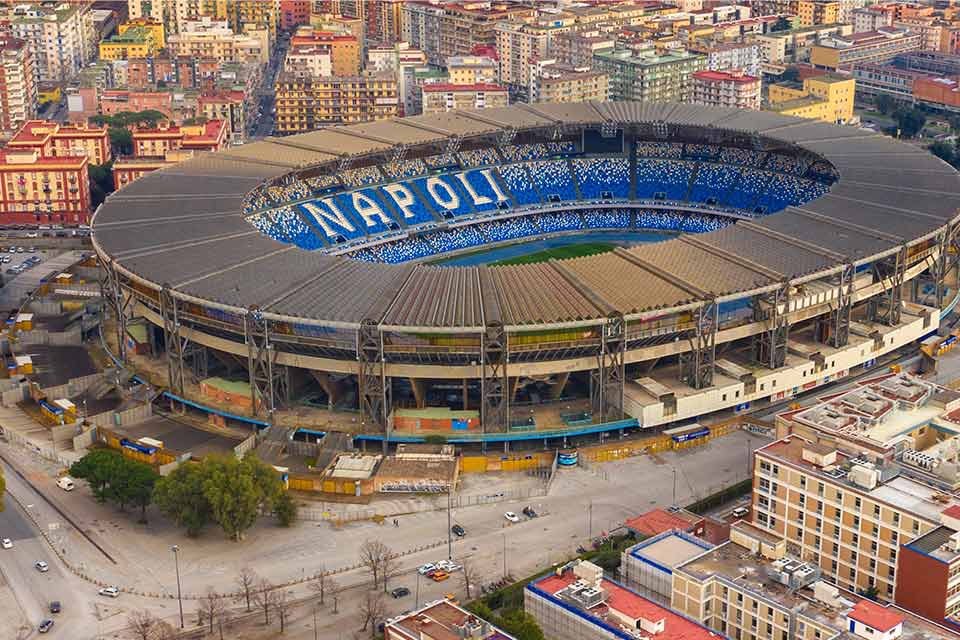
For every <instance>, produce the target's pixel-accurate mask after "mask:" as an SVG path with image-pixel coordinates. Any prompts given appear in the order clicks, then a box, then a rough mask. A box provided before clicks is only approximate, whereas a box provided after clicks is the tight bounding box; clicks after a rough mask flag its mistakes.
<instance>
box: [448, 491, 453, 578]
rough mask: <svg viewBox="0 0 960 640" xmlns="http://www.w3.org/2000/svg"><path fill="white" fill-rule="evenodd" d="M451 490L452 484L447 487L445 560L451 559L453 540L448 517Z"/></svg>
mask: <svg viewBox="0 0 960 640" xmlns="http://www.w3.org/2000/svg"><path fill="white" fill-rule="evenodd" d="M451 491H453V486H452V485H451V486H450V487H448V488H447V560H453V540H452V539H451V537H450V536H452V535H453V531H452V530H451V528H452V526H453V525H452V523H451V521H450V518H451V516H450V502H451V495H450V492H451Z"/></svg>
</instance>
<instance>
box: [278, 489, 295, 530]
mask: <svg viewBox="0 0 960 640" xmlns="http://www.w3.org/2000/svg"><path fill="white" fill-rule="evenodd" d="M273 515H275V516H276V517H277V521H278V522H279V523H280V526H281V527H289V526H290V525H292V524H293V523H294V522H296V520H297V502H296V500H294V499H293V498H292V497H291V496H290V492H289V491H284V492H283V493H281V494H280V495H279V497H277V499H276V501H275V502H274V505H273Z"/></svg>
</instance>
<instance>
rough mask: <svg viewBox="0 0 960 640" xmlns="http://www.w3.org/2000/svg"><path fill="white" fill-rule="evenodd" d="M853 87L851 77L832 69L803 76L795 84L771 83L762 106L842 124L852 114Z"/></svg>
mask: <svg viewBox="0 0 960 640" xmlns="http://www.w3.org/2000/svg"><path fill="white" fill-rule="evenodd" d="M856 88H857V81H856V80H855V79H854V78H852V77H850V76H841V75H837V74H833V73H828V74H823V75H818V76H812V77H809V78H806V79H805V80H804V81H803V85H802V86H799V87H798V86H796V83H784V84H772V85H770V86H769V87H768V88H767V105H766V108H767V109H768V110H770V111H776V112H777V113H782V114H783V115H790V116H795V117H797V118H806V119H809V120H820V121H822V122H830V123H835V124H843V123H846V122H849V121H850V119H851V118H853V106H854V96H855V93H856Z"/></svg>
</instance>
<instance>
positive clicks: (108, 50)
mask: <svg viewBox="0 0 960 640" xmlns="http://www.w3.org/2000/svg"><path fill="white" fill-rule="evenodd" d="M118 31H119V33H117V34H116V35H114V36H113V37H111V38H110V39H109V40H104V41H102V42H101V43H100V59H101V60H129V59H130V58H147V57H149V56H151V55H153V54H154V53H155V52H156V51H157V50H159V49H162V48H163V47H164V46H165V45H166V42H165V40H164V31H163V23H161V22H159V21H158V20H152V19H150V18H137V19H136V20H131V21H130V22H125V23H124V24H122V25H120V27H119V28H118Z"/></svg>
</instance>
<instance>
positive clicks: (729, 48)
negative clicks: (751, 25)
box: [687, 42, 761, 76]
mask: <svg viewBox="0 0 960 640" xmlns="http://www.w3.org/2000/svg"><path fill="white" fill-rule="evenodd" d="M687 49H688V50H689V51H692V52H694V53H699V54H702V55H705V56H707V71H743V72H744V73H746V74H747V75H751V76H757V75H760V61H761V60H760V46H759V45H758V44H757V43H755V42H696V43H694V44H692V45H690V46H689V47H687Z"/></svg>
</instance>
